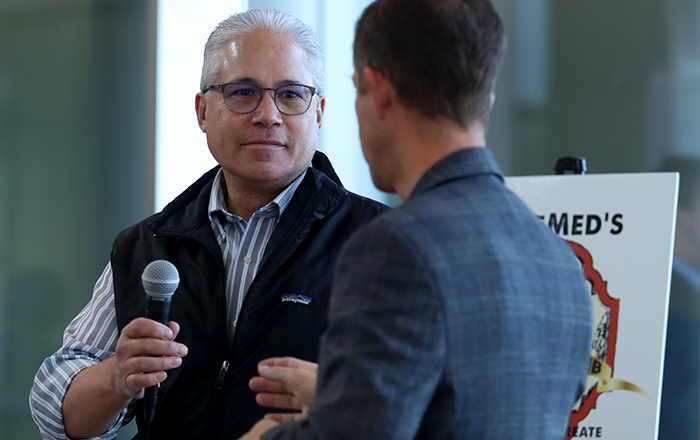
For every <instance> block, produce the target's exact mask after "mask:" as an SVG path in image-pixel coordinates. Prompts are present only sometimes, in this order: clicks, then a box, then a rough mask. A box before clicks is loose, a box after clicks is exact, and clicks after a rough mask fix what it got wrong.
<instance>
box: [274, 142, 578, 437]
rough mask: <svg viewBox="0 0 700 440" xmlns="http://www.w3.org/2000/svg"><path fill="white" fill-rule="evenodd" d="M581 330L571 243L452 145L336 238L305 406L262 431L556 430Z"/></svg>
mask: <svg viewBox="0 0 700 440" xmlns="http://www.w3.org/2000/svg"><path fill="white" fill-rule="evenodd" d="M590 338H591V306H590V294H589V291H588V288H587V287H586V285H585V283H584V278H583V274H582V271H581V267H580V264H579V263H578V261H577V260H576V257H575V256H574V254H573V252H572V251H571V250H570V249H569V247H568V246H567V245H566V244H565V243H564V242H563V241H562V240H561V239H560V238H559V237H557V236H556V235H554V233H552V232H551V231H550V230H549V229H548V228H547V227H546V226H545V225H544V224H543V222H542V221H540V220H539V219H538V218H537V217H536V216H535V215H534V214H533V213H532V212H531V211H530V210H529V209H528V208H527V207H526V206H525V205H524V203H523V202H522V201H521V200H520V199H518V197H516V196H515V195H514V194H513V193H511V192H510V191H509V190H508V189H507V188H506V187H505V185H504V183H503V177H502V175H501V173H500V170H499V169H498V166H497V165H496V163H495V161H494V160H493V157H492V156H491V153H490V152H489V151H488V150H487V149H486V148H471V149H466V150H463V151H460V152H458V153H455V154H453V155H451V156H449V157H447V158H445V159H444V160H442V161H441V162H439V163H438V164H437V165H435V166H434V167H433V168H432V169H431V170H430V171H429V172H428V173H427V174H426V175H425V176H423V178H422V179H421V181H420V182H419V183H418V185H417V186H416V188H415V189H414V191H413V193H412V194H411V196H410V197H409V199H408V200H407V201H406V203H405V204H403V205H402V206H401V207H399V208H397V209H395V210H392V211H389V212H387V213H385V214H383V215H382V216H380V217H379V218H377V219H375V220H374V221H373V222H371V223H370V224H369V225H367V226H365V227H364V228H363V229H361V230H360V231H359V232H358V233H357V234H356V235H355V236H354V237H352V238H351V239H350V240H349V241H348V242H347V243H346V245H345V247H344V249H343V252H342V254H341V256H340V258H339V261H338V265H337V267H336V272H335V281H334V287H333V290H332V295H331V307H330V315H329V328H328V330H327V332H326V334H325V335H324V337H323V339H322V342H321V354H320V359H319V365H320V370H319V382H318V395H317V400H316V403H315V405H314V406H313V407H312V408H311V410H310V412H309V416H308V418H307V420H305V421H304V422H301V423H298V424H294V425H286V426H281V427H278V428H275V429H274V430H272V431H271V432H269V433H268V434H267V435H266V436H264V437H263V438H264V439H266V440H267V439H297V438H298V439H302V438H303V439H333V440H338V439H348V440H372V439H377V440H389V439H397V440H398V439H401V440H405V439H431V440H436V439H470V440H473V439H489V440H501V439H503V440H506V439H507V440H512V439H514V438H517V439H537V440H548V439H551V440H561V439H562V438H563V437H564V436H565V435H566V431H567V424H568V420H569V417H570V414H571V408H572V406H573V405H574V403H575V401H576V400H577V398H578V397H579V396H580V395H581V393H582V391H583V385H584V381H585V378H586V375H587V371H588V367H589V363H590Z"/></svg>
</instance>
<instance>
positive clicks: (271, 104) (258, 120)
mask: <svg viewBox="0 0 700 440" xmlns="http://www.w3.org/2000/svg"><path fill="white" fill-rule="evenodd" d="M265 92H268V93H265ZM253 123H255V124H263V125H264V126H266V127H271V126H273V125H279V124H281V123H282V112H280V110H279V109H278V108H277V105H276V104H275V92H274V91H273V90H263V91H262V96H261V98H260V104H259V105H258V108H256V109H255V111H254V112H253Z"/></svg>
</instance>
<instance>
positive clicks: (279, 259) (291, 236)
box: [111, 153, 387, 440]
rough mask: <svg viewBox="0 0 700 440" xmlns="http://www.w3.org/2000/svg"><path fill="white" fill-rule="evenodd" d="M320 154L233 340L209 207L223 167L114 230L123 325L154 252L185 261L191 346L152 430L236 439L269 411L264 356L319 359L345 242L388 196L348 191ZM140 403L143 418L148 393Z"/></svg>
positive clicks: (182, 289) (183, 311) (181, 304)
mask: <svg viewBox="0 0 700 440" xmlns="http://www.w3.org/2000/svg"><path fill="white" fill-rule="evenodd" d="M313 166H314V168H312V169H310V170H309V172H308V173H307V175H306V177H305V178H304V180H303V181H302V183H301V185H300V186H299V188H298V189H297V191H296V193H295V195H294V197H293V198H292V200H291V202H290V203H289V205H288V206H287V209H286V210H285V211H284V214H283V215H282V217H281V219H280V222H279V224H278V225H277V228H276V229H275V231H274V232H273V235H272V237H271V238H270V241H269V242H268V245H267V248H266V250H265V255H264V257H263V261H262V263H261V265H260V268H259V270H258V273H257V275H256V277H255V279H254V280H253V283H252V285H251V286H250V289H249V291H248V293H247V295H246V298H245V300H244V303H243V308H242V310H241V313H240V316H239V319H238V324H237V329H236V335H235V338H234V340H233V343H232V344H231V343H229V342H228V340H227V336H226V332H227V330H226V329H227V325H226V300H225V292H224V289H225V279H224V271H223V259H222V255H221V250H220V248H219V245H218V244H217V242H216V239H215V236H214V233H213V231H212V229H211V226H210V222H209V219H208V215H207V207H208V202H209V195H210V191H211V186H212V183H213V180H214V176H215V175H216V172H217V171H218V167H217V168H215V169H213V170H211V171H209V172H208V173H207V174H205V175H204V176H202V178H200V179H199V180H198V181H197V182H195V183H194V184H193V185H192V186H191V187H190V188H188V189H187V190H186V191H185V192H184V193H182V194H181V195H180V196H178V197H177V198H176V199H175V200H174V201H173V202H172V203H171V204H169V205H168V206H166V207H165V209H164V210H163V211H162V212H160V213H158V214H155V215H154V216H152V217H150V218H148V219H146V220H144V221H143V222H141V223H138V224H136V225H135V226H133V227H131V228H129V229H127V230H125V231H124V232H122V233H120V234H119V235H118V236H117V238H116V239H115V241H114V246H113V250H112V258H111V263H112V268H113V271H114V289H115V307H116V312H117V322H118V326H119V330H120V331H121V329H122V328H124V326H125V325H126V324H128V323H129V322H131V321H132V320H133V319H134V318H137V317H140V316H144V314H145V304H146V294H145V292H144V290H143V286H142V285H141V273H142V272H143V269H144V268H145V267H146V265H147V264H148V263H150V262H151V261H153V260H157V259H164V260H168V261H170V262H171V263H173V264H174V265H175V267H177V270H178V271H179V273H180V285H179V287H178V289H177V290H176V292H175V294H174V295H173V298H172V306H171V311H170V319H171V320H173V321H176V322H178V323H179V324H180V328H181V330H180V334H179V335H178V338H177V340H178V341H180V342H182V343H184V344H186V345H187V347H188V349H189V353H188V355H187V356H186V357H185V358H184V359H183V364H182V365H181V366H180V367H179V368H177V369H174V370H170V371H169V372H168V378H167V380H166V381H165V382H164V383H162V384H161V387H160V389H159V391H158V406H157V408H156V413H155V417H154V420H153V422H152V424H151V431H150V438H149V440H157V439H168V440H172V439H198V440H199V439H207V440H209V439H219V438H221V439H224V438H226V439H236V438H238V437H240V436H241V435H243V434H244V433H245V432H246V431H247V430H249V429H250V428H251V427H252V425H253V424H254V423H255V422H256V421H258V420H259V419H261V418H262V417H263V415H264V414H265V413H266V412H270V411H271V410H270V409H266V408H263V407H260V406H259V405H258V404H257V403H256V402H255V394H254V393H253V392H252V391H250V389H249V388H248V381H249V380H250V378H251V377H253V376H255V375H257V364H258V362H260V361H261V360H263V359H266V358H268V357H273V356H295V357H298V358H301V359H306V360H310V361H316V360H317V356H318V346H319V342H320V337H321V334H322V333H323V331H324V329H325V328H326V321H327V310H328V300H329V295H330V286H331V280H332V276H333V269H334V266H335V261H336V258H337V256H338V254H339V252H340V248H341V246H342V244H343V243H344V242H345V241H346V240H347V238H348V237H349V236H350V235H351V234H352V233H353V232H354V231H355V230H356V229H357V228H359V227H360V226H362V225H364V224H365V223H367V222H368V221H370V220H371V219H372V218H374V217H375V216H376V215H378V214H380V213H381V212H383V211H384V210H385V209H387V208H386V207H385V206H384V205H382V204H380V203H377V202H375V201H372V200H369V199H367V198H363V197H360V196H358V195H355V194H352V193H349V192H348V191H346V190H345V189H344V188H343V187H342V186H341V184H340V181H339V180H338V179H337V176H336V175H335V172H334V171H333V168H332V167H331V165H330V162H329V161H328V159H327V158H326V157H325V156H324V155H323V154H321V153H316V156H315V157H314V161H313ZM225 362H227V363H228V364H229V365H228V369H227V370H225V369H224V368H222V366H223V365H224V363H225ZM130 414H135V416H136V420H137V423H138V424H139V426H141V424H142V422H143V420H142V418H143V417H142V414H143V410H142V407H141V405H140V403H137V404H136V405H132V407H131V409H130ZM135 438H141V436H140V434H139V435H137V436H136V437H135Z"/></svg>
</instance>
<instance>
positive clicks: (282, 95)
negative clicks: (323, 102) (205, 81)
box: [204, 83, 316, 116]
mask: <svg viewBox="0 0 700 440" xmlns="http://www.w3.org/2000/svg"><path fill="white" fill-rule="evenodd" d="M211 89H219V90H221V92H222V93H223V95H224V103H225V104H226V108H227V109H229V110H231V111H232V112H234V113H241V114H246V113H252V112H254V111H255V109H256V108H258V106H259V105H260V101H262V92H263V91H265V90H270V91H271V92H272V94H273V96H274V98H275V99H274V101H275V105H276V106H277V109H278V110H279V111H280V112H281V113H283V114H285V115H292V116H293V115H300V114H302V113H306V111H307V110H308V109H309V107H311V98H313V96H314V94H315V93H316V89H315V88H313V87H311V86H305V85H303V84H286V85H283V86H281V87H277V88H276V89H272V88H267V87H258V86H256V85H254V84H247V83H226V84H216V85H213V86H209V87H207V88H206V89H204V93H207V92H208V91H209V90H211Z"/></svg>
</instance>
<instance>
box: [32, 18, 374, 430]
mask: <svg viewBox="0 0 700 440" xmlns="http://www.w3.org/2000/svg"><path fill="white" fill-rule="evenodd" d="M195 106H196V112H197V119H198V123H199V126H200V128H201V129H202V131H203V132H204V133H206V137H207V143H208V146H209V149H210V151H211V153H212V155H213V156H214V158H215V159H216V160H217V162H218V163H219V166H217V167H216V168H214V169H213V170H211V171H209V172H208V173H206V174H205V175H204V176H202V177H201V178H200V179H199V180H198V181H196V182H195V183H194V184H192V186H190V187H189V188H188V189H187V190H186V191H185V192H183V193H182V194H181V195H180V196H178V197H177V198H175V200H173V201H172V202H171V203H170V204H169V205H168V206H166V207H165V208H164V209H163V211H161V212H159V213H157V214H155V215H153V216H151V217H149V218H147V219H145V220H144V221H142V222H140V223H138V224H136V225H134V226H133V227H131V228H129V229H127V230H125V231H123V232H122V233H120V234H119V235H118V236H117V238H116V239H115V241H114V245H113V249H112V254H111V258H110V262H109V264H108V265H107V267H106V268H105V271H104V272H103V274H102V276H101V278H100V279H99V280H98V282H97V283H96V285H95V290H94V293H93V297H92V300H91V301H90V302H89V304H88V305H87V306H86V307H85V308H84V309H83V310H82V311H81V312H80V314H79V315H78V316H77V317H76V318H75V319H74V320H73V321H72V322H71V324H70V325H69V326H68V328H67V329H66V331H65V333H64V337H63V342H64V343H63V347H62V348H61V349H59V350H58V351H57V352H56V353H55V354H54V355H53V356H51V357H49V358H48V359H47V360H46V361H45V362H44V363H43V364H42V366H41V368H40V370H39V372H38V373H37V375H36V378H35V382H34V386H33V388H32V392H31V395H30V405H31V408H32V414H33V417H34V420H35V421H36V423H37V425H38V426H39V429H40V431H41V434H42V437H43V438H45V439H65V438H99V439H108V438H114V437H115V436H116V435H117V433H118V431H119V429H120V427H121V426H122V425H123V424H124V423H127V422H128V421H129V420H131V419H132V418H134V417H135V418H136V420H137V424H138V426H139V435H138V436H137V438H146V437H147V438H148V439H150V440H154V439H175V438H188V439H212V438H222V437H225V438H236V437H238V436H239V435H241V434H242V433H243V432H245V430H246V429H247V428H248V427H249V426H250V425H251V424H252V423H253V422H254V421H256V420H258V419H260V418H261V417H262V416H263V415H264V413H265V411H264V410H263V409H262V408H260V407H259V406H258V405H256V404H255V395H254V393H253V392H252V391H251V390H250V389H249V388H248V380H249V379H250V378H251V377H252V376H254V375H255V372H256V365H257V364H258V362H260V361H261V360H262V359H265V358H267V357H270V356H279V355H291V356H297V357H301V358H304V359H311V360H314V359H316V357H317V351H318V344H319V338H320V335H321V333H322V332H323V330H324V329H325V327H326V319H327V318H326V316H327V306H328V296H329V288H330V283H331V278H332V275H333V267H334V263H335V260H336V257H337V255H338V253H339V250H340V247H341V245H342V244H343V243H344V242H345V241H346V239H347V238H348V237H349V236H350V235H351V234H352V233H353V232H354V231H355V230H356V229H357V228H359V227H360V226H362V225H364V224H365V223H367V222H368V221H369V220H371V219H372V218H374V217H375V216H376V215H378V214H379V213H381V212H383V211H384V210H385V209H386V207H385V206H383V205H381V204H379V203H377V202H374V201H372V200H369V199H366V198H363V197H360V196H358V195H355V194H352V193H349V192H348V191H347V190H345V189H344V188H343V186H342V185H341V183H340V181H339V179H338V177H337V175H336V174H335V172H334V171H333V168H332V167H331V165H330V162H329V161H328V159H327V158H326V157H325V156H324V155H323V154H322V153H319V152H317V151H316V145H317V141H318V135H319V131H320V129H321V122H322V118H323V112H324V108H325V98H324V97H323V64H322V53H321V48H320V45H319V43H318V41H317V39H316V36H315V34H314V32H313V31H312V30H311V29H310V28H309V27H308V26H306V25H305V24H303V23H301V22H300V21H299V20H297V19H296V18H294V17H291V16H290V15H288V14H285V13H281V12H279V11H262V10H252V11H248V12H245V13H242V14H236V15H233V16H231V17H229V18H228V19H226V20H224V21H222V22H221V23H220V24H219V25H218V26H217V27H216V28H215V29H214V31H213V32H212V34H211V36H210V37H209V40H208V42H207V45H206V48H205V55H204V67H203V71H202V80H201V92H200V93H198V94H197V95H196V100H195ZM159 259H164V260H168V261H170V262H172V263H173V264H174V265H175V267H176V268H177V270H178V271H179V276H180V284H179V287H178V289H177V291H176V292H175V295H174V296H173V299H172V306H171V312H170V318H171V319H172V321H171V322H170V323H169V324H168V325H163V324H160V323H158V322H156V321H153V320H150V319H146V318H142V316H143V315H144V311H145V309H146V295H145V293H144V290H143V287H142V285H141V279H140V277H141V274H142V272H143V270H144V268H145V267H146V266H147V265H148V264H149V263H150V262H152V261H154V260H159ZM152 386H158V387H159V388H158V402H157V407H156V411H155V416H154V417H153V419H152V421H151V420H149V417H148V416H145V415H144V410H143V408H142V407H143V405H142V403H141V402H142V399H141V398H142V397H143V396H144V389H145V388H148V387H152Z"/></svg>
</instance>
